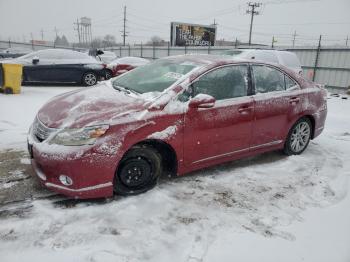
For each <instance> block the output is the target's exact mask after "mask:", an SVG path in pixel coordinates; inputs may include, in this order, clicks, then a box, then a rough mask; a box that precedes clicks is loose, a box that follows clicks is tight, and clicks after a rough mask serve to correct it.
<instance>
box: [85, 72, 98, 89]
mask: <svg viewBox="0 0 350 262" xmlns="http://www.w3.org/2000/svg"><path fill="white" fill-rule="evenodd" d="M82 82H83V85H85V86H93V85H96V83H97V75H96V74H95V73H93V72H87V73H85V74H84V75H83V80H82Z"/></svg>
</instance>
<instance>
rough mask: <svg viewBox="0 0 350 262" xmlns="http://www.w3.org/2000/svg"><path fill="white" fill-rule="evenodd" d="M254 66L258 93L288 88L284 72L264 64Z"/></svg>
mask: <svg viewBox="0 0 350 262" xmlns="http://www.w3.org/2000/svg"><path fill="white" fill-rule="evenodd" d="M252 68H253V76H254V83H255V92H256V93H268V92H273V91H282V90H285V89H286V88H285V83H284V74H283V73H282V72H280V71H279V70H277V69H275V68H272V67H268V66H264V65H253V67H252Z"/></svg>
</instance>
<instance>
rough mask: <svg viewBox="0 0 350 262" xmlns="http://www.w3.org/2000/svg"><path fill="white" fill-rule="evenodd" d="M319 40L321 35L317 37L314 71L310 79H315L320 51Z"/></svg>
mask: <svg viewBox="0 0 350 262" xmlns="http://www.w3.org/2000/svg"><path fill="white" fill-rule="evenodd" d="M321 40H322V35H320V38H319V39H318V46H317V53H316V58H315V64H314V73H313V75H312V81H315V79H316V71H317V66H318V59H319V56H320V52H321Z"/></svg>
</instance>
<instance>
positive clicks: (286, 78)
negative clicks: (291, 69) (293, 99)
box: [284, 75, 298, 89]
mask: <svg viewBox="0 0 350 262" xmlns="http://www.w3.org/2000/svg"><path fill="white" fill-rule="evenodd" d="M284 81H285V83H286V89H289V88H292V87H294V86H297V85H298V84H297V83H295V81H294V80H292V79H291V78H290V77H289V76H287V75H284Z"/></svg>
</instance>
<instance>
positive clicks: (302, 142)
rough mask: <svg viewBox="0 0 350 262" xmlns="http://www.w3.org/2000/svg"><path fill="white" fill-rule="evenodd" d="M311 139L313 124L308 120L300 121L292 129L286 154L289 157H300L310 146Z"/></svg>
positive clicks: (287, 141) (285, 149)
mask: <svg viewBox="0 0 350 262" xmlns="http://www.w3.org/2000/svg"><path fill="white" fill-rule="evenodd" d="M310 139H311V122H310V120H309V119H307V118H301V119H299V120H298V121H297V122H296V123H295V124H294V125H293V126H292V128H291V129H290V131H289V133H288V137H287V140H286V143H285V145H284V153H285V154H287V155H299V154H301V153H302V152H303V151H304V150H305V149H306V147H307V146H308V144H309V142H310Z"/></svg>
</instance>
